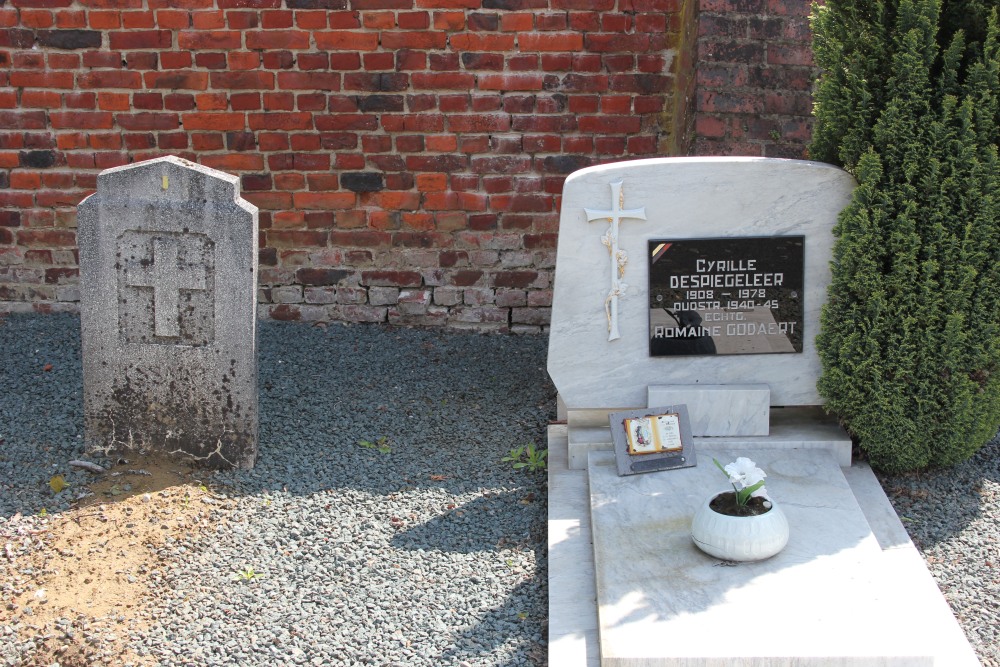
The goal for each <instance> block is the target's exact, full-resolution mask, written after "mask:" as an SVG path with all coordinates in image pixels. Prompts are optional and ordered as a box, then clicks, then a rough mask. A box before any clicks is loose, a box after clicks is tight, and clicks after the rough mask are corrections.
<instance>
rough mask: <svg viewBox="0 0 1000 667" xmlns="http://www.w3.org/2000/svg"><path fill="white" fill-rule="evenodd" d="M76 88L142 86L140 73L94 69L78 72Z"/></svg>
mask: <svg viewBox="0 0 1000 667" xmlns="http://www.w3.org/2000/svg"><path fill="white" fill-rule="evenodd" d="M76 85H77V87H78V88H142V75H141V74H140V73H139V72H130V71H128V70H95V71H90V72H84V73H82V74H78V75H77V77H76Z"/></svg>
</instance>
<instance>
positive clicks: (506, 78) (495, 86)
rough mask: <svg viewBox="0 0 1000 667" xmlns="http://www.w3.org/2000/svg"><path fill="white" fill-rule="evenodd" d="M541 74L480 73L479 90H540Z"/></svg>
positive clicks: (542, 81)
mask: <svg viewBox="0 0 1000 667" xmlns="http://www.w3.org/2000/svg"><path fill="white" fill-rule="evenodd" d="M544 81H545V77H544V76H543V75H542V74H480V75H479V77H478V82H479V89H480V90H542V89H543V83H544Z"/></svg>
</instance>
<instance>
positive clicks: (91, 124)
mask: <svg viewBox="0 0 1000 667" xmlns="http://www.w3.org/2000/svg"><path fill="white" fill-rule="evenodd" d="M49 121H50V122H51V123H52V127H53V128H56V129H62V128H77V129H85V130H106V129H110V128H111V127H113V125H114V117H113V116H112V114H111V113H109V112H106V111H95V112H86V111H58V112H53V113H51V114H49Z"/></svg>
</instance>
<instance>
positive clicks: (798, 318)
mask: <svg viewBox="0 0 1000 667" xmlns="http://www.w3.org/2000/svg"><path fill="white" fill-rule="evenodd" d="M804 246H805V237H804V236H770V237H744V238H721V239H681V240H677V239H675V240H665V239H654V240H650V241H649V354H650V356H652V357H673V356H686V355H715V354H782V353H795V352H802V336H803V331H802V326H803V307H802V290H803V282H804V279H803V271H804Z"/></svg>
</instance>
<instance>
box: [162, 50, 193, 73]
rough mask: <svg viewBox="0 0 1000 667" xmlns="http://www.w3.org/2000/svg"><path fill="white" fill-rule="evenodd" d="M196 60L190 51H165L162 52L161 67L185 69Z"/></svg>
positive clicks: (165, 68)
mask: <svg viewBox="0 0 1000 667" xmlns="http://www.w3.org/2000/svg"><path fill="white" fill-rule="evenodd" d="M192 62H194V61H193V59H192V56H191V52H190V51H163V52H161V53H160V69H163V70H175V69H176V70H183V69H186V68H188V67H191V63H192Z"/></svg>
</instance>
